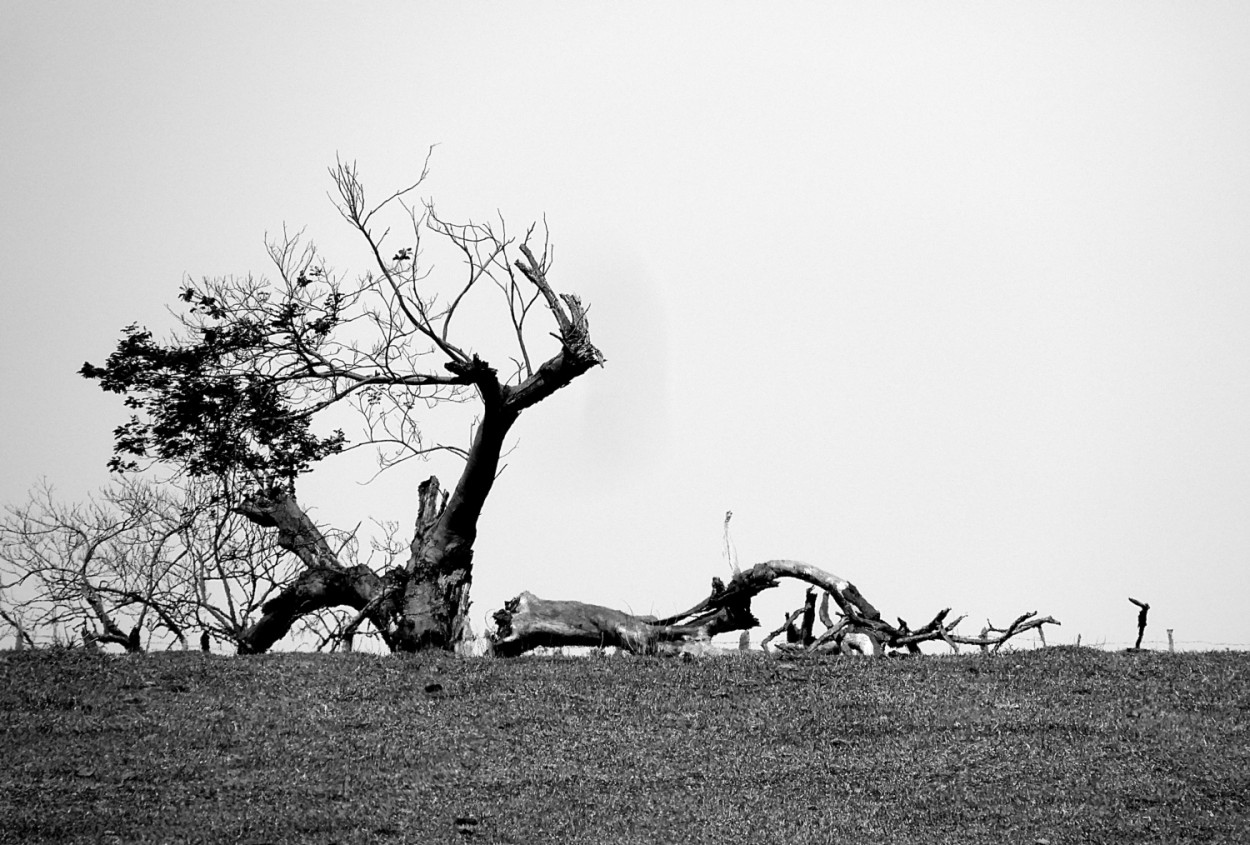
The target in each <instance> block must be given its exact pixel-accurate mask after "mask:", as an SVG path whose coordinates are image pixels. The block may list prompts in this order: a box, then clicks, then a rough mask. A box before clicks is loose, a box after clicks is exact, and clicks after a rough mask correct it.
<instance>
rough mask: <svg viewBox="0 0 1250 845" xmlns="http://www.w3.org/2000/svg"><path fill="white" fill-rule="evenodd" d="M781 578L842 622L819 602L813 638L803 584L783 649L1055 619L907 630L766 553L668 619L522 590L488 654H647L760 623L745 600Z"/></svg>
mask: <svg viewBox="0 0 1250 845" xmlns="http://www.w3.org/2000/svg"><path fill="white" fill-rule="evenodd" d="M780 578H795V579H798V580H800V581H805V582H807V583H809V584H812V585H813V586H815V587H817V588H819V589H822V590H824V591H825V593H826V594H827V596H829V597H832V599H833V601H834V602H835V603H836V604H837V606H838V608H839V609H840V610H841V611H842V617H843V618H842V620H841V621H840V622H837V623H834V621H833V620H832V619H831V617H830V616H829V613H828V609H827V607H825V606H822V607H821V609H820V617H821V620H822V621H823V622H824V623H825V624H826V626H828V627H829V628H830V630H829V631H826V632H825V634H823V635H822V636H820V637H818V638H813V637H812V636H811V625H812V624H813V621H814V617H815V615H816V600H815V598H816V597H815V594H814V593H813V592H811V591H809V593H808V595H807V597H806V600H805V602H804V607H803V608H802V609H800V610H797V611H795V612H794V613H793V614H791V615H790V617H789V618H787V620H786V625H787V626H788V625H790V624H791V623H792V622H793V621H794V620H795V619H796V618H798V617H800V616H802V617H803V627H802V629H800V630H796V636H795V639H796V642H795V643H793V644H791V647H790V648H788V649H786V650H789V651H794V650H797V651H808V650H810V651H820V650H825V649H826V648H840V645H841V642H840V640H841V637H836V635H838V634H842V635H846V634H856V635H864V636H866V637H867V638H868V640H869V642H870V644H871V649H872V652H873V654H874V655H877V656H879V655H880V654H882V652H883V647H885V646H888V647H890V648H907V649H908V650H911V651H915V652H918V651H919V647H918V645H917V644H918V643H921V642H925V641H928V640H942V641H943V642H946V643H947V644H949V645H951V646H952V647H955V646H956V644H959V643H964V644H970V645H981V646H983V647H988V646H993V647H994V650H995V651H997V650H998V648H999V647H1000V646H1001V645H1002V644H1003V643H1004V642H1006V641H1007V640H1008V639H1010V638H1011V637H1013V636H1016V635H1018V634H1020V633H1022V632H1023V631H1026V630H1032V629H1033V628H1039V627H1041V626H1042V625H1045V624H1052V625H1057V624H1059V623H1058V622H1056V621H1055V620H1054V619H1052V618H1050V617H1049V616H1047V617H1044V618H1034V617H1035V616H1036V613H1026V614H1024V615H1022V616H1021V617H1019V618H1018V619H1016V620H1015V621H1014V622H1012V624H1011V625H1009V626H1008V627H1007V629H1006V630H1005V631H1003V632H1002V633H1001V635H1000V636H997V637H988V636H986V634H985V633H983V634H982V636H981V637H975V638H974V637H959V636H956V635H954V634H952V633H951V632H952V630H953V629H954V627H955V626H956V625H957V624H958V623H959V621H960V620H958V619H957V620H955V621H954V622H950V623H947V622H946V615H947V614H948V613H949V612H950V611H949V609H948V610H943V611H941V612H940V613H938V614H937V615H936V616H935V617H934V618H933V620H932V621H930V622H929V623H928V624H927V625H925V626H923V627H921V628H919V629H917V630H915V631H912V630H911V629H909V628H908V626H907V623H905V622H904V621H903V620H901V619H900V620H899V625H898V627H895V626H893V625H891V624H889V623H888V622H886V621H884V620H883V619H882V618H881V614H880V613H879V612H878V611H877V609H876V608H875V607H873V606H872V604H870V603H869V602H868V600H867V599H865V598H864V597H863V595H862V594H861V593H860V592H859V590H858V589H857V588H856V587H855V585H854V584H852V583H851V582H850V581H847V580H846V579H844V578H839V577H838V576H836V575H832V574H830V573H828V572H825V571H824V570H823V569H820V568H818V567H815V566H812V565H811V564H807V563H802V562H800V561H794V560H770V561H767V562H765V563H759V564H756V565H755V566H753V567H751V568H750V569H747V570H745V571H740V572H738V573H737V574H736V575H734V577H733V580H731V581H730V582H729V586H727V587H726V586H725V585H724V584H723V583H721V580H720V579H719V578H713V579H712V594H711V595H710V596H709V597H708V598H706V599H704V600H703V601H702V602H700V603H699V604H697V605H695V606H694V607H692V608H690V609H689V610H687V611H685V612H683V613H678V614H676V615H675V616H670V617H668V618H666V619H655V618H654V617H649V616H633V615H631V614H628V613H622V612H621V611H619V610H613V609H611V608H606V607H599V606H597V605H589V604H583V603H582V602H576V601H548V600H545V599H540V598H538V597H537V596H535V595H533V594H531V593H521V594H520V595H519V596H517V597H516V598H514V599H512V600H511V601H509V602H507V603H506V604H505V605H504V607H503V609H502V610H500V611H498V612H497V613H495V615H494V619H495V624H496V626H497V627H496V630H495V631H494V633H493V634H492V635H491V642H492V646H493V649H494V653H495V654H496V655H498V656H501V657H512V656H515V655H518V654H522V653H524V652H526V651H528V650H530V649H532V648H536V647H538V646H609V645H611V646H616V647H618V648H623V649H625V650H627V651H632V652H637V653H646V654H654V653H657V652H665V651H673V650H677V649H678V648H679V647H680V645H681V644H682V643H684V642H687V641H690V640H696V639H709V638H711V637H713V636H715V635H717V634H720V633H724V632H727V631H738V630H746V629H748V628H753V627H755V626H756V625H758V624H759V622H758V621H757V620H756V619H755V617H754V616H752V615H751V599H753V598H754V597H755V596H756V595H758V594H759V593H761V592H763V591H764V590H766V589H770V588H772V587H775V586H777V583H778V579H780ZM961 618H962V617H961ZM782 630H784V627H783V628H781V629H778V630H777V631H775V632H774V636H775V635H776V634H779V633H781V631H782ZM835 637H836V638H835ZM769 639H771V637H770V638H769ZM765 642H767V640H766V641H765Z"/></svg>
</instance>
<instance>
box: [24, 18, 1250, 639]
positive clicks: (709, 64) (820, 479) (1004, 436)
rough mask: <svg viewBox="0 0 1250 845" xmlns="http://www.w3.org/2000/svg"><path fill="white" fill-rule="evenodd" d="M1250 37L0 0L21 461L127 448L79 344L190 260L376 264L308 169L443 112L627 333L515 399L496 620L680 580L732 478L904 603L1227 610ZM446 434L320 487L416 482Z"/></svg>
mask: <svg viewBox="0 0 1250 845" xmlns="http://www.w3.org/2000/svg"><path fill="white" fill-rule="evenodd" d="M1247 45H1250V6H1247V5H1246V4H1243V3H1184V4H1182V3H1150V2H1131V3H1088V2H1074V3H1034V4H1028V5H1026V4H1019V3H1011V4H1002V3H948V4H907V3H901V4H890V5H889V6H883V5H882V4H875V3H865V4H828V3H820V4H817V3H807V4H800V3H794V4H774V3H754V4H745V3H738V4H733V3H725V2H717V3H708V4H697V3H683V4H669V3H658V4H646V3H630V4H589V3H568V4H556V3H541V4H540V3H509V4H504V3H494V4H485V3H483V4H464V3H403V4H399V3H394V4H386V3H371V4H351V5H348V4H336V5H331V4H315V3H305V2H300V3H257V4H195V5H192V4H167V3H143V4H140V3H110V4H98V3H6V4H0V185H2V188H0V214H2V215H3V217H2V219H3V221H4V225H3V227H0V284H2V285H3V291H4V297H5V307H4V309H3V310H2V311H0V379H2V380H3V381H2V383H3V386H4V399H3V405H2V408H0V430H2V431H3V433H4V437H3V438H2V439H0V501H3V502H10V503H14V502H18V501H20V500H21V499H23V498H24V495H25V492H26V491H27V489H28V488H29V487H30V486H31V484H33V483H34V482H35V481H36V480H37V479H38V478H39V477H41V476H47V477H48V478H49V479H50V480H51V481H52V482H53V483H54V484H56V485H57V486H58V488H59V489H61V490H62V491H64V493H65V494H66V495H67V496H78V495H81V494H82V493H84V492H86V491H87V490H89V489H92V488H94V487H97V486H99V485H101V484H103V483H105V482H106V481H107V473H106V471H105V469H104V464H105V461H106V460H107V459H108V457H109V454H110V448H111V430H112V428H113V426H115V425H116V424H117V423H118V422H120V421H121V420H122V419H123V418H124V414H123V409H122V407H121V404H120V401H119V400H118V398H117V397H114V396H106V395H105V394H103V393H101V392H99V391H98V390H97V389H96V388H95V386H94V385H93V384H91V383H88V382H86V381H84V380H83V379H81V378H80V377H78V376H77V375H76V374H75V371H76V370H77V369H78V368H79V367H80V366H81V365H82V363H83V361H85V360H91V361H92V362H95V363H101V362H102V361H103V359H104V358H105V357H106V356H107V354H108V353H109V352H110V351H111V349H112V348H113V346H114V344H115V342H116V340H117V338H118V336H119V333H120V329H121V328H122V327H123V326H124V325H126V324H128V323H130V322H134V321H137V322H141V323H144V324H146V325H148V326H149V327H151V328H153V329H156V330H162V329H164V328H166V327H167V326H168V325H169V322H168V318H167V316H166V315H165V312H164V307H165V305H166V304H169V303H173V302H174V301H175V296H176V294H177V290H178V286H179V283H180V281H181V279H182V278H183V276H184V274H189V275H191V276H193V277H197V278H198V277H201V276H218V275H227V274H232V273H233V274H242V273H246V272H249V271H251V272H257V273H261V272H267V267H266V259H265V255H264V246H263V236H264V234H265V232H266V231H269V232H274V231H276V230H279V229H280V227H281V226H282V225H283V223H287V224H289V225H291V226H292V227H295V228H300V227H303V226H307V227H308V229H307V231H308V234H309V235H310V236H311V237H313V238H314V239H315V240H317V241H318V242H319V243H321V244H322V245H323V247H325V248H326V249H327V251H328V252H330V253H331V258H332V260H333V261H334V263H335V264H336V266H337V267H338V268H339V269H344V270H345V269H349V268H358V269H361V270H363V269H364V268H365V262H364V257H363V255H362V254H361V252H360V249H359V245H358V244H357V243H356V242H355V241H353V240H352V238H351V235H350V233H349V232H347V231H346V229H345V227H344V226H343V224H342V223H341V221H339V220H338V218H337V216H336V214H335V212H334V210H333V208H332V207H331V205H330V202H329V200H328V199H327V197H326V191H327V189H328V188H329V187H330V183H329V180H328V178H327V177H326V175H325V168H326V166H327V165H329V164H332V163H333V161H334V158H335V155H336V153H341V154H343V155H344V156H345V157H347V158H354V159H356V160H358V162H359V163H360V167H361V171H362V175H363V176H364V178H365V180H366V184H367V186H368V187H369V188H371V189H372V190H373V192H374V193H375V194H376V195H378V196H381V195H384V194H385V193H388V192H389V191H390V190H392V189H394V188H396V187H399V186H400V185H401V184H403V183H405V180H411V178H412V177H414V176H415V175H416V174H417V173H418V172H419V169H420V166H421V161H422V158H423V156H424V152H425V149H426V148H427V147H428V146H429V145H430V144H433V143H438V144H440V146H439V147H438V149H437V151H436V153H435V156H434V160H433V175H432V178H431V180H430V182H429V183H427V189H426V191H425V193H426V194H427V195H430V196H432V197H433V198H434V199H435V200H436V201H437V202H438V203H439V207H440V209H441V210H442V212H443V213H444V215H446V216H448V217H452V218H458V217H474V218H477V219H483V218H487V217H490V216H492V215H494V214H495V212H496V211H497V210H498V211H499V212H501V213H502V214H503V215H504V216H505V217H506V218H507V219H508V221H509V223H510V225H511V226H512V227H513V228H514V229H516V230H518V231H519V230H521V229H522V228H523V227H524V226H525V225H526V224H528V222H529V221H531V220H533V219H535V218H541V216H542V215H544V214H545V215H546V217H547V220H548V222H549V224H550V227H551V232H552V238H553V241H554V242H555V243H556V249H557V253H556V256H557V263H556V268H555V272H554V274H553V276H552V281H553V283H554V284H555V285H556V286H557V288H559V289H562V290H565V291H572V292H576V293H578V294H580V295H581V296H582V297H583V299H585V300H587V301H589V302H590V303H591V305H592V312H591V317H592V329H593V333H594V336H595V339H596V341H597V342H598V345H599V346H600V348H601V349H602V350H603V351H604V353H605V355H606V356H607V358H608V364H607V366H606V367H604V368H603V369H601V370H597V371H595V372H592V373H590V374H588V375H587V376H585V377H584V378H583V379H581V380H579V381H578V382H576V383H575V384H574V385H573V386H572V387H571V388H569V389H567V390H565V391H562V392H561V393H558V394H557V395H555V396H554V397H552V398H551V399H550V400H548V401H547V402H545V403H544V404H542V405H540V406H538V407H536V408H534V409H532V410H531V411H530V412H527V414H526V415H525V416H524V417H523V418H522V420H521V422H520V424H519V425H518V427H517V430H516V431H517V438H518V441H519V448H518V449H517V450H516V451H515V452H514V453H513V455H512V457H511V459H510V461H509V465H508V468H507V470H506V471H505V472H504V474H503V476H502V477H501V479H500V481H499V483H498V484H497V486H496V490H495V492H494V494H493V495H492V498H491V500H490V502H489V503H488V507H487V511H486V514H485V516H484V519H483V522H482V526H481V528H482V533H481V536H480V539H479V542H478V545H477V570H476V578H475V593H474V595H475V611H474V621H475V624H476V625H477V627H479V629H480V627H481V625H482V621H483V619H484V618H485V617H486V615H487V614H488V613H489V612H491V611H493V610H494V609H496V608H498V607H499V606H500V605H501V604H502V602H503V601H504V600H505V599H506V598H508V597H510V596H511V595H514V594H515V593H517V592H519V591H520V590H522V589H529V590H531V591H533V592H535V593H538V594H539V595H543V596H546V597H550V598H576V599H581V600H585V601H592V602H598V603H603V604H609V605H613V606H617V607H622V608H627V609H632V610H634V611H636V612H640V613H641V612H655V613H660V614H665V613H669V612H672V611H675V610H678V609H681V608H684V607H686V606H688V605H690V604H693V603H694V602H695V601H697V600H699V599H701V598H702V597H704V596H705V595H706V592H707V589H708V583H709V580H710V578H711V577H712V576H713V575H720V576H722V577H723V576H725V575H726V574H727V573H728V570H727V568H726V566H725V563H724V561H723V560H722V558H721V552H720V543H721V521H722V518H723V516H724V513H725V511H726V510H727V509H732V510H733V511H734V513H735V517H734V523H733V532H734V538H735V541H736V544H737V546H738V549H739V552H740V554H741V557H742V560H743V562H744V563H753V562H757V561H760V560H766V559H769V558H775V557H790V558H797V559H801V560H805V561H808V562H811V563H814V564H816V565H818V566H822V567H824V568H826V569H828V570H830V571H833V572H835V573H837V574H839V575H841V576H843V577H846V578H849V579H850V580H852V581H854V582H855V583H856V584H857V585H859V587H860V588H861V590H862V591H863V592H864V593H865V595H867V596H868V597H869V599H870V600H872V601H873V602H874V603H876V604H877V606H878V607H880V608H881V609H882V610H883V611H884V612H885V613H887V614H888V615H890V616H891V617H893V616H895V615H902V616H904V617H906V618H907V619H908V620H909V621H910V622H912V623H913V624H918V623H920V622H923V621H926V620H927V619H928V618H929V617H930V616H931V615H932V614H933V613H934V612H936V611H937V610H939V609H941V608H943V607H947V606H952V607H953V608H954V611H955V613H967V614H969V622H968V623H965V629H964V630H965V632H967V633H973V632H975V630H977V629H979V628H980V626H981V624H982V623H983V621H984V619H985V618H986V617H987V616H988V617H991V618H992V619H993V621H994V622H996V623H998V624H1004V623H1005V622H1007V621H1009V620H1010V619H1011V618H1012V617H1014V616H1015V615H1017V614H1018V613H1021V612H1024V611H1028V610H1038V611H1040V612H1041V613H1042V614H1052V615H1054V616H1055V617H1056V618H1058V619H1060V620H1061V621H1062V622H1063V627H1062V628H1059V629H1051V631H1050V633H1049V636H1048V639H1049V641H1051V642H1056V641H1058V642H1074V641H1075V640H1076V638H1077V635H1078V634H1080V635H1082V638H1083V642H1085V643H1087V644H1091V643H1098V642H1104V641H1105V642H1107V643H1108V644H1117V645H1121V644H1125V643H1127V642H1129V641H1131V639H1132V637H1133V635H1134V633H1135V619H1136V609H1135V608H1133V607H1132V606H1131V605H1130V604H1129V603H1128V601H1127V596H1129V595H1133V596H1135V597H1137V598H1141V599H1143V600H1146V601H1149V602H1150V603H1151V604H1152V612H1151V627H1150V630H1149V631H1148V639H1153V640H1164V639H1165V629H1166V628H1173V629H1175V632H1176V638H1177V640H1179V641H1180V642H1182V643H1185V644H1186V647H1209V646H1208V644H1225V643H1229V644H1240V645H1241V646H1242V647H1246V646H1247V644H1250V614H1247V613H1246V612H1245V605H1246V602H1247V599H1250V586H1248V579H1247V575H1246V572H1247V563H1248V562H1250V519H1248V518H1247V517H1248V516H1250V425H1248V423H1250V269H1248V268H1250V239H1248V238H1247V236H1246V233H1247V224H1248V223H1250V49H1247ZM449 272H458V271H456V270H455V268H449ZM467 342H468V343H469V345H473V344H474V342H475V341H473V340H468V341H467ZM487 343H488V341H487V339H482V340H481V341H480V342H478V345H479V346H485V345H486V344H487ZM431 472H437V473H439V474H440V475H441V476H442V477H443V480H444V483H445V484H451V483H453V481H454V477H455V473H456V467H455V465H454V464H450V463H439V462H434V463H431V464H429V465H410V466H408V467H407V468H406V469H401V470H398V471H396V472H395V473H394V474H393V475H391V476H388V477H384V478H383V479H381V480H380V481H378V482H376V483H374V484H373V485H371V486H369V487H361V486H359V484H358V482H360V481H363V480H365V479H366V478H367V477H368V476H369V474H370V473H369V469H368V466H366V465H364V464H361V463H359V462H356V463H353V462H351V461H340V462H338V463H335V462H329V463H327V464H326V465H324V467H323V468H322V469H320V470H318V472H317V474H316V476H315V477H313V478H311V479H308V480H307V481H305V482H303V483H302V484H301V488H300V490H301V499H302V500H303V501H304V503H305V504H306V505H308V506H311V507H313V508H315V511H316V514H317V515H318V516H319V517H320V518H323V519H325V520H327V521H332V522H334V523H335V524H337V525H339V526H342V527H346V528H350V527H352V526H353V525H354V524H355V523H357V522H360V521H365V523H366V525H367V524H368V520H369V519H370V518H371V517H378V518H385V519H399V520H402V521H404V522H405V523H407V522H409V521H410V520H411V518H412V515H413V508H414V506H415V488H416V485H417V483H418V482H419V481H420V480H421V479H422V478H424V477H425V476H426V475H428V474H430V473H431ZM800 594H801V590H799V589H798V588H794V589H792V590H791V591H790V592H789V593H788V594H787V595H786V596H782V597H780V598H777V597H775V596H773V597H770V598H769V600H768V601H766V602H760V603H759V609H760V610H761V611H762V614H763V619H764V622H765V630H768V629H770V628H772V627H775V626H776V624H777V623H778V622H779V621H780V616H781V615H782V610H783V607H784V606H796V605H797V604H798V603H799V601H800Z"/></svg>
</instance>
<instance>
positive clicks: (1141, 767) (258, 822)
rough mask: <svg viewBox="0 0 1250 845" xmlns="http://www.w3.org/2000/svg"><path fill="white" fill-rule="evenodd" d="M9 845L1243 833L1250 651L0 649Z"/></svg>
mask: <svg viewBox="0 0 1250 845" xmlns="http://www.w3.org/2000/svg"><path fill="white" fill-rule="evenodd" d="M0 746H2V748H3V752H2V756H0V842H4V843H10V842H23V843H25V842H127V843H129V842H249V843H261V842H387V843H391V842H511V843H531V842H543V843H545V842H578V843H609V842H637V843H665V842H672V843H697V842H716V843H739V842H741V843H748V842H750V843H803V842H856V843H860V842H884V843H917V844H918V843H924V845H933V843H947V842H949V843H987V845H988V843H993V845H1002V843H1038V842H1042V841H1043V840H1045V841H1046V842H1049V843H1051V844H1052V845H1060V843H1070V842H1096V843H1121V842H1122V843H1144V842H1168V843H1177V842H1195V843H1196V842H1202V843H1212V842H1245V841H1250V840H1248V837H1250V834H1248V833H1247V831H1250V655H1247V654H1245V653H1209V654H1176V655H1168V654H1151V653H1141V654H1123V653H1114V654H1111V653H1102V652H1097V651H1093V650H1088V649H1073V648H1057V649H1049V650H1040V651H1032V652H1023V653H1018V654H1002V655H997V656H981V655H976V656H968V657H926V658H919V659H898V660H893V659H889V660H878V661H871V660H865V659H856V658H823V659H808V660H800V661H793V662H786V661H778V660H775V659H773V660H770V659H765V658H763V657H760V656H750V657H723V658H708V659H702V660H693V661H687V662H683V661H682V660H677V659H662V658H655V659H639V658H626V657H615V658H589V659H580V660H578V659H561V658H535V659H518V660H512V661H504V660H489V659H477V660H456V659H452V658H432V657H417V658H397V657H372V656H363V655H356V656H351V655H341V656H334V655H326V656H322V655H311V656H310V655H291V654H287V655H270V656H262V657H253V658H229V657H209V656H204V655H200V654H166V655H150V656H139V657H93V656H91V655H87V654H82V653H76V652H69V651H47V652H39V653H32V652H25V653H6V654H0Z"/></svg>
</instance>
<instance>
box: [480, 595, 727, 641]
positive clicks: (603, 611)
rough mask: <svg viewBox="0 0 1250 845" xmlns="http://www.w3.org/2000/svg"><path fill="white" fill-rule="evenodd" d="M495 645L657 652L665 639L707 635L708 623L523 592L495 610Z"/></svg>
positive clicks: (681, 639) (683, 639)
mask: <svg viewBox="0 0 1250 845" xmlns="http://www.w3.org/2000/svg"><path fill="white" fill-rule="evenodd" d="M494 618H495V624H496V626H497V628H496V630H495V635H494V638H493V647H494V648H493V650H494V653H495V654H496V655H497V656H499V657H515V656H517V655H519V654H523V653H524V652H526V651H529V650H531V649H534V648H538V647H539V646H551V647H559V646H593V647H597V648H607V647H609V646H614V647H616V648H620V649H624V650H625V651H630V652H633V653H635V654H656V653H658V652H660V651H661V650H663V647H664V644H666V643H680V642H685V641H688V640H693V639H698V638H701V637H704V638H705V637H708V636H710V634H708V633H707V630H708V628H709V626H708V624H707V623H700V622H696V623H692V624H683V625H673V624H662V623H659V622H657V621H655V620H654V619H649V618H648V617H645V616H633V615H631V614H629V613H625V612H623V611H620V610H613V609H611V608H608V607H601V606H599V605H594V604H586V603H585V602H580V601H551V600H548V599H540V598H539V597H538V596H536V595H534V594H533V593H528V592H527V593H521V594H520V595H519V596H517V597H516V598H514V599H512V600H511V601H509V602H507V603H506V604H505V605H504V608H503V610H500V611H497V612H496V613H495V615H494Z"/></svg>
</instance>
